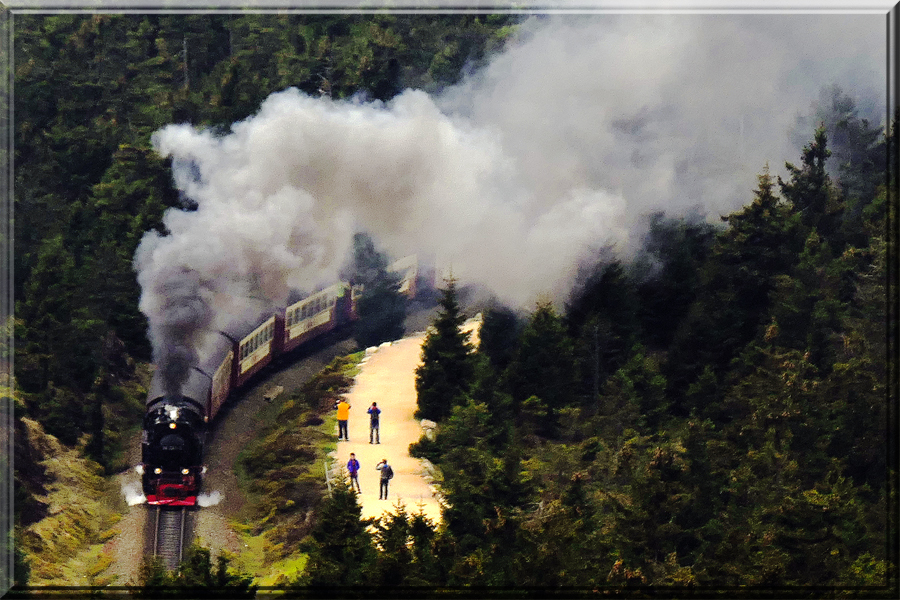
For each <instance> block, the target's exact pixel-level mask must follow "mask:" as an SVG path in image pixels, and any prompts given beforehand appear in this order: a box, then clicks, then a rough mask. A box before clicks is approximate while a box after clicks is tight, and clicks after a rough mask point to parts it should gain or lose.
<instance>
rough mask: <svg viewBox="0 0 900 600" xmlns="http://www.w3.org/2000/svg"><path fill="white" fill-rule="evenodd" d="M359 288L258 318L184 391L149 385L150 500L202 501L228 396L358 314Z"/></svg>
mask: <svg viewBox="0 0 900 600" xmlns="http://www.w3.org/2000/svg"><path fill="white" fill-rule="evenodd" d="M389 269H390V270H392V271H395V272H398V273H399V274H400V275H401V287H400V290H401V293H403V294H405V295H406V296H408V297H412V296H414V295H415V293H416V279H417V276H418V271H417V267H416V263H415V260H410V257H407V258H405V259H400V260H399V261H397V262H395V263H393V264H392V265H391V266H390V267H389ZM360 293H362V288H361V287H360V286H351V285H350V284H349V283H347V282H339V283H335V284H334V285H332V286H330V287H327V288H325V289H324V290H322V291H320V292H317V293H315V294H312V295H310V296H308V297H306V298H304V299H303V300H300V301H299V302H296V303H294V304H292V305H290V306H288V307H287V308H286V309H285V310H284V312H279V313H277V314H274V315H272V316H270V317H269V318H267V319H266V320H265V321H263V322H262V323H260V324H259V325H258V326H257V327H256V328H255V329H254V330H253V331H251V332H250V333H249V334H248V335H246V336H245V337H244V338H242V339H240V340H232V341H231V348H230V349H229V351H228V352H227V354H226V355H225V356H224V357H223V358H222V360H221V362H220V363H219V364H218V367H217V368H216V369H215V370H214V371H213V373H211V374H208V373H206V372H205V371H203V370H201V369H199V368H198V367H195V368H194V369H193V370H192V371H191V373H190V375H189V377H188V379H187V381H186V383H185V384H184V385H183V386H182V389H181V392H180V394H178V395H167V394H166V393H165V391H164V387H163V385H162V380H161V377H159V375H158V373H157V375H155V376H154V378H153V381H152V382H151V384H150V390H149V394H148V396H147V403H146V406H147V412H146V414H145V416H144V422H143V431H142V434H141V464H140V465H138V467H137V469H136V470H137V471H138V473H140V474H141V483H142V486H143V492H144V496H145V497H146V499H147V503H148V504H152V505H168V506H196V504H197V496H198V495H199V493H200V487H201V484H202V479H203V474H204V473H205V472H206V468H205V467H204V466H203V464H202V463H203V446H204V442H205V438H206V430H207V427H208V425H209V423H211V422H213V420H214V419H215V418H216V415H217V414H218V413H219V411H220V409H221V408H222V406H223V405H224V403H225V401H226V400H227V399H228V397H229V395H230V394H231V393H232V392H233V391H235V390H238V389H240V388H241V387H242V386H243V385H245V384H246V383H247V382H248V381H250V380H251V379H252V378H253V376H254V375H256V374H257V373H258V372H259V371H261V370H262V369H263V368H265V367H266V366H267V365H269V364H270V363H271V362H272V361H273V360H275V359H276V358H278V357H279V356H281V355H284V354H286V353H288V352H291V351H292V350H294V349H296V348H298V347H300V346H301V345H304V344H307V343H309V342H311V341H312V340H314V339H317V338H319V337H321V336H323V335H325V334H327V333H328V332H330V331H333V330H335V329H336V328H339V327H342V326H344V325H346V324H348V323H350V322H352V321H354V320H356V319H357V314H356V302H357V298H358V297H359V294H360Z"/></svg>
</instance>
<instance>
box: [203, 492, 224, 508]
mask: <svg viewBox="0 0 900 600" xmlns="http://www.w3.org/2000/svg"><path fill="white" fill-rule="evenodd" d="M224 497H225V496H223V495H222V492H219V491H213V492H211V493H209V494H207V493H205V492H204V493H202V494H200V495H199V496H197V504H198V505H199V506H203V507H206V506H215V505H216V504H218V503H219V502H221V501H222V499H223V498H224Z"/></svg>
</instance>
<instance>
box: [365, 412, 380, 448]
mask: <svg viewBox="0 0 900 600" xmlns="http://www.w3.org/2000/svg"><path fill="white" fill-rule="evenodd" d="M367 412H368V413H369V443H370V444H371V443H372V434H373V433H374V434H375V443H376V444H380V443H381V433H380V432H379V427H378V415H380V414H381V409H380V408H378V403H377V402H373V403H372V406H370V407H369V410H368V411H367Z"/></svg>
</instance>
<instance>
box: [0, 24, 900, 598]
mask: <svg viewBox="0 0 900 600" xmlns="http://www.w3.org/2000/svg"><path fill="white" fill-rule="evenodd" d="M516 19H517V17H515V16H514V15H511V14H501V15H488V14H465V15H431V14H400V13H397V14H394V13H384V14H357V15H328V14H321V15H319V14H317V15H296V14H249V13H247V14H243V13H237V14H196V15H166V14H156V15H140V14H124V15H115V14H57V15H41V14H17V15H15V18H14V21H13V29H12V35H13V42H14V51H15V54H14V63H13V65H12V66H13V68H14V85H15V90H14V91H15V95H14V117H15V119H14V123H13V124H12V126H13V132H12V133H13V140H14V148H13V150H14V171H13V178H14V182H13V183H14V190H15V194H14V214H15V220H14V224H13V225H14V236H15V238H14V239H15V254H14V280H13V293H14V297H15V315H14V319H12V320H10V321H9V322H8V323H6V324H5V326H6V327H7V328H9V329H10V330H11V333H12V335H13V337H14V340H15V356H14V358H15V360H14V378H15V394H14V401H15V433H16V436H15V456H14V461H15V462H14V464H15V504H14V507H15V521H16V530H17V531H18V532H21V531H22V530H23V529H24V528H27V527H30V526H34V525H35V524H38V523H40V522H41V521H42V520H43V519H45V518H46V517H47V516H48V515H49V514H50V513H51V512H52V510H54V507H52V506H50V505H49V504H48V503H47V502H46V501H45V500H44V498H45V495H46V493H47V490H48V489H49V488H50V487H52V486H53V485H55V483H56V482H55V480H54V475H53V473H52V470H51V469H50V468H49V467H48V466H47V463H46V458H47V456H46V454H43V453H44V452H45V451H46V450H47V447H46V445H43V446H42V445H38V444H35V443H33V440H35V439H36V438H35V435H34V430H35V428H41V429H42V430H43V431H44V432H46V434H49V435H50V436H53V437H55V438H56V439H57V440H58V442H59V444H61V445H63V446H64V447H65V448H67V449H68V450H66V451H67V452H73V453H76V454H77V455H78V456H79V457H80V458H81V459H84V460H86V461H88V463H89V464H90V465H91V472H92V473H93V475H92V477H98V478H99V477H104V476H109V475H111V474H113V473H115V472H117V471H120V470H122V469H124V468H126V467H128V466H129V465H127V464H126V462H125V461H126V459H125V458H124V454H123V453H124V444H125V439H126V438H127V436H129V435H134V434H135V432H136V431H137V430H138V428H139V423H140V418H141V415H142V414H143V407H144V394H145V387H144V386H145V385H146V383H147V379H148V372H149V367H148V365H149V363H150V361H151V348H150V346H149V342H148V340H147V335H146V334H147V321H146V319H145V318H144V316H143V315H142V314H141V313H140V312H139V310H138V299H139V297H140V289H139V287H138V285H137V281H136V279H135V276H134V271H133V269H132V258H133V256H134V252H135V249H136V248H137V245H138V243H139V242H140V240H141V237H142V235H143V234H144V233H145V232H146V231H148V230H150V229H154V228H155V229H158V230H160V231H162V229H163V225H162V215H163V213H164V211H165V210H167V209H177V210H185V211H190V210H193V209H195V208H196V207H195V206H192V205H191V203H190V201H188V200H186V199H185V198H183V197H182V196H181V195H180V194H179V192H178V191H177V190H176V189H175V188H174V187H173V183H172V178H171V173H170V166H171V165H169V164H168V163H167V161H165V160H163V159H161V158H159V157H158V156H157V155H156V154H155V153H154V151H153V150H152V148H151V145H150V135H151V134H152V133H153V132H154V131H156V130H157V129H159V128H160V127H162V126H164V125H166V124H169V123H183V122H188V123H192V124H195V125H198V126H205V127H210V128H212V129H214V130H218V131H222V132H226V131H228V128H229V127H230V125H231V124H232V123H234V122H237V121H240V120H242V119H245V118H247V117H248V116H250V115H252V114H253V113H254V112H255V111H256V110H257V109H258V107H259V104H260V102H261V101H262V100H263V99H265V98H266V97H267V96H268V95H269V94H271V93H273V92H276V91H279V90H282V89H285V88H287V87H296V88H298V89H300V90H301V91H303V92H305V93H307V94H311V95H320V94H325V95H329V96H330V97H332V98H335V99H337V98H348V97H352V96H354V95H357V94H361V95H362V96H363V97H365V98H369V99H378V100H389V99H390V98H392V97H393V96H394V95H396V94H398V93H399V92H401V91H402V90H403V89H405V88H408V87H414V88H420V89H423V90H426V91H437V90H440V89H441V88H442V87H444V86H447V85H451V84H453V83H455V82H457V81H459V80H460V78H461V77H462V76H463V73H464V72H465V70H466V69H472V68H475V67H477V66H478V65H480V64H483V63H484V61H485V60H486V59H487V57H488V56H489V55H490V53H492V52H494V51H497V50H499V49H500V48H502V46H503V43H504V40H505V39H506V38H507V37H508V36H509V35H510V34H511V32H513V31H514V30H515V27H516ZM828 98H829V101H830V102H829V104H828V105H825V106H822V107H820V114H818V115H816V121H817V126H816V127H814V128H813V129H812V130H810V131H809V132H808V143H807V144H806V146H805V147H804V149H803V151H802V152H801V154H800V155H799V156H798V157H797V158H796V159H795V160H794V162H792V163H788V164H786V165H784V166H783V168H781V166H780V165H779V166H778V168H777V169H775V168H773V169H772V170H773V171H777V172H779V173H782V175H773V174H772V173H771V172H770V170H769V169H770V168H769V167H768V166H764V165H760V169H761V170H760V172H759V174H758V184H757V186H756V189H754V190H748V191H747V198H746V203H745V204H744V206H743V207H742V208H741V209H739V210H737V211H735V212H733V213H731V214H728V215H725V216H723V217H722V218H721V221H720V222H718V223H710V222H708V221H707V220H704V219H702V218H699V217H698V218H694V217H689V216H679V215H668V214H665V213H656V214H652V215H648V216H647V233H646V236H645V238H644V240H643V244H642V248H641V250H640V251H639V252H638V254H637V255H636V256H635V257H633V258H629V259H627V260H626V259H622V258H617V257H616V256H615V255H614V254H612V253H610V252H600V253H598V254H597V255H596V256H595V257H594V258H595V260H594V261H593V263H592V264H590V265H588V266H586V267H584V269H583V272H582V276H581V278H580V280H579V281H580V283H579V284H578V286H577V287H576V289H573V290H572V291H571V293H570V295H569V297H568V298H567V299H566V301H565V303H564V304H562V305H555V304H553V303H551V302H549V301H546V302H539V303H537V304H536V305H535V306H533V307H532V308H531V310H530V311H528V312H526V313H522V312H520V311H517V310H514V309H513V308H510V307H505V306H502V305H499V304H494V305H491V306H489V307H487V308H485V309H484V310H483V324H482V328H481V332H480V343H479V344H477V345H476V344H473V343H471V342H470V341H469V340H468V339H467V338H466V336H465V335H463V334H461V333H460V331H459V325H460V324H461V323H462V322H463V321H464V320H465V318H466V317H467V316H472V315H471V314H467V312H466V307H465V302H464V300H465V289H464V288H461V287H458V285H457V284H458V282H456V281H455V280H453V279H449V280H447V281H445V282H443V283H442V284H441V294H440V305H439V313H438V316H437V318H436V319H435V321H434V323H433V326H432V328H431V329H430V333H429V336H428V337H427V338H426V342H425V345H424V346H423V361H424V362H423V365H422V366H421V367H420V369H419V370H418V371H417V390H418V398H419V411H418V414H419V416H420V417H421V418H424V419H429V420H433V421H435V422H436V423H437V427H436V435H435V436H433V438H426V437H423V438H422V440H420V441H419V442H418V443H416V444H414V445H413V447H412V448H411V450H412V451H413V453H414V454H415V455H416V456H419V457H422V458H426V459H428V460H429V461H431V462H432V463H433V464H434V465H436V466H437V467H438V469H439V470H440V473H441V474H442V480H441V482H440V483H441V489H442V492H443V493H444V496H445V500H446V502H447V508H446V510H445V512H444V515H443V520H442V523H441V524H439V525H438V524H435V523H431V522H429V521H428V520H427V519H425V518H424V517H422V516H421V515H417V514H415V509H414V507H405V508H404V507H397V508H396V510H395V512H394V514H393V516H392V517H391V518H390V519H386V520H382V521H381V522H376V523H367V522H365V521H363V520H361V518H360V515H361V512H360V510H359V505H358V503H357V500H356V498H355V495H354V494H353V492H352V491H350V490H349V488H346V487H345V486H342V485H338V486H337V487H336V488H335V489H334V490H333V491H332V493H331V495H330V496H328V497H325V498H323V499H322V500H321V501H320V505H319V506H318V507H317V510H316V511H315V513H314V514H316V515H317V521H316V522H315V523H312V524H311V525H310V528H309V533H308V536H307V537H306V538H305V540H304V541H303V542H302V543H301V544H300V546H299V547H301V548H302V549H303V551H304V552H306V553H308V555H309V561H308V563H307V569H306V572H305V573H304V574H303V575H302V576H300V577H299V578H298V579H297V580H296V581H292V582H290V583H291V584H293V585H297V586H303V587H305V588H312V589H314V590H318V591H320V592H323V593H324V592H325V591H326V590H336V592H335V593H339V594H341V593H345V592H347V590H349V589H352V590H356V591H359V590H360V589H367V590H374V591H375V592H376V593H378V594H381V595H382V596H384V595H386V594H393V595H397V594H401V593H408V594H413V593H414V592H415V590H432V591H433V590H434V589H435V588H440V589H443V590H445V593H446V594H448V595H449V594H452V593H453V591H456V592H457V593H461V592H460V590H476V591H478V593H479V594H482V595H484V594H486V593H490V592H492V591H499V590H506V591H507V593H509V592H510V591H515V592H517V593H522V594H524V593H527V590H533V591H534V593H535V594H536V595H538V596H544V595H547V594H550V593H552V592H554V591H559V590H562V591H563V593H566V594H572V595H576V594H580V593H584V594H585V595H587V594H591V593H594V591H596V592H604V591H605V592H607V593H609V594H612V595H615V594H622V595H648V594H657V595H659V594H660V593H667V592H665V591H664V592H660V588H665V590H676V591H677V592H676V593H677V594H682V595H686V594H689V593H690V594H701V595H703V594H705V595H707V596H709V595H721V594H722V593H729V594H734V593H737V594H741V593H743V594H746V595H751V596H755V595H765V594H768V595H769V596H773V595H774V596H773V597H786V596H792V597H793V596H803V597H810V596H813V597H817V596H822V595H829V596H835V595H836V596H839V597H844V596H854V597H892V596H893V595H895V594H896V593H897V591H898V584H897V581H898V579H897V567H898V556H897V542H898V540H897V521H896V517H897V515H896V509H897V495H896V494H897V488H896V478H897V454H896V442H897V433H898V432H897V419H896V417H897V413H896V391H897V387H896V376H897V371H896V359H897V356H896V344H897V336H896V334H897V332H896V325H897V321H896V319H897V303H896V300H897V298H896V285H897V281H896V270H895V269H889V268H888V267H889V265H891V264H894V263H895V261H896V242H897V239H896V230H895V227H896V218H897V214H896V201H897V172H896V170H895V169H893V167H892V168H890V169H889V166H891V165H896V163H897V154H896V149H897V144H898V141H900V132H898V128H897V126H896V123H891V124H888V126H887V128H886V129H885V128H881V127H880V126H878V125H877V124H872V123H870V122H869V121H867V120H866V119H863V118H861V117H860V116H859V114H858V111H857V109H856V107H855V105H854V102H853V100H852V99H851V98H850V97H849V96H848V95H846V94H845V93H843V92H842V91H841V90H840V89H839V88H833V90H832V93H831V94H830V96H828ZM355 251H356V255H357V264H360V263H364V262H366V261H368V263H369V264H370V265H372V268H371V269H369V271H370V272H369V274H368V275H366V274H365V273H362V274H360V275H359V276H360V277H363V278H364V277H366V276H368V277H371V278H372V282H373V288H374V287H375V285H376V284H377V285H379V286H381V287H383V288H384V289H383V290H380V293H379V294H377V295H374V294H373V295H372V296H371V298H372V300H371V302H373V303H377V304H379V305H380V306H381V307H382V308H379V309H377V310H376V312H378V314H384V312H385V311H387V312H390V313H391V314H394V315H402V314H403V307H401V306H398V305H397V303H396V294H394V293H393V290H394V288H395V287H396V282H395V281H392V280H390V279H389V278H387V279H386V274H385V271H384V268H385V265H386V264H387V263H386V260H385V258H384V257H383V256H381V255H380V254H379V253H378V251H377V249H376V248H375V247H374V245H373V243H372V241H371V240H369V239H368V238H367V237H365V236H364V235H361V236H357V238H356V240H355ZM385 307H386V308H385ZM373 310H375V309H373ZM361 326H362V329H361V331H360V334H361V335H362V336H364V337H365V338H366V341H367V343H368V342H369V341H375V342H377V341H379V340H381V339H390V337H391V336H392V335H395V334H396V322H395V321H391V322H388V323H385V324H379V323H373V322H371V321H370V322H364V323H363V324H361ZM384 328H387V330H388V331H390V333H386V334H385V333H383V331H382V330H384ZM379 336H383V337H379ZM5 351H6V353H7V355H8V349H5ZM367 525H371V527H367ZM15 558H16V565H15V566H16V572H15V582H16V583H17V584H18V585H27V584H28V581H29V574H30V569H31V566H30V564H29V559H28V556H27V555H26V553H25V551H24V550H22V549H21V548H19V547H16V548H15ZM191 560H193V562H194V563H195V564H194V567H192V568H193V570H192V571H190V573H193V575H191V577H193V579H192V581H194V580H197V581H205V582H206V584H204V585H207V586H212V587H215V585H217V584H216V583H215V581H219V582H220V583H221V582H226V583H227V582H231V583H229V584H228V585H231V584H233V585H234V586H236V587H238V588H240V590H241V593H242V594H246V595H251V594H252V592H253V588H252V587H251V586H250V582H249V581H248V580H247V579H246V578H244V577H242V576H241V575H237V574H233V573H231V572H230V571H227V570H226V567H227V561H225V562H224V563H223V562H222V561H221V560H220V562H219V563H218V566H219V570H218V574H216V573H215V572H214V571H215V567H214V566H213V565H212V559H211V557H210V556H209V555H208V552H207V553H205V554H204V551H203V549H194V550H193V551H192V554H191ZM197 565H199V566H197ZM145 576H146V578H147V581H156V582H157V584H158V583H159V581H161V580H164V579H165V577H166V575H165V574H164V573H161V572H160V570H159V568H158V565H156V566H154V565H149V566H147V567H146V568H145ZM214 580H215V581H214ZM193 585H198V584H196V582H195V583H194V584H193ZM223 585H224V584H223ZM404 590H406V592H403V591H404ZM723 590H727V591H725V592H723ZM298 593H301V592H298ZM360 593H361V592H360ZM423 593H426V592H423ZM301 595H302V594H301Z"/></svg>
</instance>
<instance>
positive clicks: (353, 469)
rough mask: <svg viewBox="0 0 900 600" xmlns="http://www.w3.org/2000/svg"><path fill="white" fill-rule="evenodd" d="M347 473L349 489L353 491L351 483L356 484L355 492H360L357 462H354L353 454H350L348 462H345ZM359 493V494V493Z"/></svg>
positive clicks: (354, 456)
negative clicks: (348, 474)
mask: <svg viewBox="0 0 900 600" xmlns="http://www.w3.org/2000/svg"><path fill="white" fill-rule="evenodd" d="M347 471H348V472H349V473H350V489H351V490H352V489H353V483H354V482H355V483H356V491H357V492H360V489H359V461H358V460H356V455H355V454H354V453H352V452H351V453H350V460H348V461H347ZM360 493H361V492H360Z"/></svg>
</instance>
